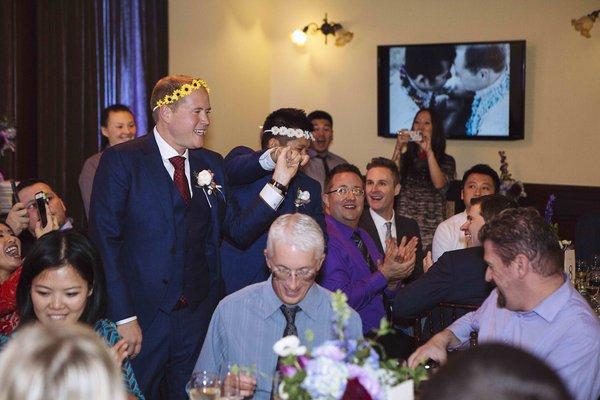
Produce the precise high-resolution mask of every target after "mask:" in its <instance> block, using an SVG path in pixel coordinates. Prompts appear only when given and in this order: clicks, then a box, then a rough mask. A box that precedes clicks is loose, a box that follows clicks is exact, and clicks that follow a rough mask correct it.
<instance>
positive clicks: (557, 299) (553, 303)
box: [533, 275, 572, 322]
mask: <svg viewBox="0 0 600 400" xmlns="http://www.w3.org/2000/svg"><path fill="white" fill-rule="evenodd" d="M563 280H564V282H563V284H562V285H561V286H560V287H559V288H558V289H557V290H556V291H555V292H554V293H552V294H551V295H550V296H548V297H546V298H545V299H544V300H542V302H541V303H540V304H538V305H537V306H535V308H534V309H533V312H535V313H536V314H537V315H539V316H540V317H542V318H544V319H545V320H546V321H548V322H552V320H554V317H556V314H558V312H559V311H560V310H562V309H563V307H565V305H566V304H567V302H568V301H569V299H570V298H571V295H572V293H571V288H570V283H569V280H568V279H566V276H564V275H563Z"/></svg>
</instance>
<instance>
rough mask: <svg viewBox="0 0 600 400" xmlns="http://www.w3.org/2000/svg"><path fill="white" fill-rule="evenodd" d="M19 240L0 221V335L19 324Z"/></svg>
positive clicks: (10, 331) (8, 332) (9, 332)
mask: <svg viewBox="0 0 600 400" xmlns="http://www.w3.org/2000/svg"><path fill="white" fill-rule="evenodd" d="M21 262H22V260H21V241H20V240H19V238H17V237H16V236H15V234H14V232H13V230H12V229H11V228H10V227H9V226H8V225H6V224H4V223H0V335H10V334H11V333H12V331H13V330H14V329H15V328H16V327H17V325H18V324H19V313H18V312H17V301H16V300H17V284H18V283H19V276H21Z"/></svg>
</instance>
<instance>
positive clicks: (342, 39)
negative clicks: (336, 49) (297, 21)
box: [290, 14, 354, 46]
mask: <svg viewBox="0 0 600 400" xmlns="http://www.w3.org/2000/svg"><path fill="white" fill-rule="evenodd" d="M317 32H321V33H322V34H323V35H325V44H327V37H328V36H329V35H333V36H334V37H335V45H336V46H344V45H345V44H347V43H349V42H350V41H351V40H352V38H353V37H354V33H352V32H350V31H347V30H346V29H344V27H343V26H342V24H338V23H337V22H329V21H328V20H327V14H325V18H323V24H321V26H319V25H318V24H316V23H315V22H311V23H310V24H308V25H306V26H305V27H304V28H302V29H296V30H295V31H294V32H292V34H291V35H290V39H291V40H292V43H294V44H295V45H297V46H304V45H305V44H306V41H307V40H308V33H310V34H315V33H317Z"/></svg>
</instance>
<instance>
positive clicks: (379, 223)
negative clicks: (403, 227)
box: [369, 208, 396, 237]
mask: <svg viewBox="0 0 600 400" xmlns="http://www.w3.org/2000/svg"><path fill="white" fill-rule="evenodd" d="M369 213H371V218H373V222H374V223H375V226H376V227H377V230H378V231H379V230H383V232H384V234H385V224H386V222H391V223H392V236H394V237H395V236H396V213H395V212H394V210H392V219H389V220H387V219H385V218H383V217H382V216H381V215H379V214H377V213H376V212H375V211H373V210H372V209H370V208H369Z"/></svg>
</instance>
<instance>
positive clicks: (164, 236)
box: [90, 133, 276, 334]
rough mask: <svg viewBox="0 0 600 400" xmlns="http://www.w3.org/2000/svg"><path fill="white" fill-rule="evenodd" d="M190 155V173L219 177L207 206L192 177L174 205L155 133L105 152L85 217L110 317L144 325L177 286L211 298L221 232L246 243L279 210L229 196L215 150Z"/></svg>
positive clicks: (168, 306)
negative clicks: (187, 194)
mask: <svg viewBox="0 0 600 400" xmlns="http://www.w3.org/2000/svg"><path fill="white" fill-rule="evenodd" d="M189 160H190V169H191V172H192V173H196V172H199V171H201V170H203V169H210V170H211V171H212V172H213V173H214V181H215V182H216V183H217V184H219V185H222V189H221V192H213V194H212V195H209V196H208V197H209V199H210V207H208V202H207V199H206V196H205V194H204V193H203V191H202V189H200V188H198V187H197V185H195V184H194V182H193V181H192V183H193V184H192V188H193V189H192V190H193V192H192V201H191V203H190V205H189V206H188V207H187V209H186V208H185V207H182V206H178V204H183V200H181V197H180V195H179V192H177V191H176V190H177V189H176V188H175V184H174V183H173V180H172V179H171V177H170V176H169V174H168V172H167V170H166V169H165V167H164V164H163V161H162V159H161V156H160V152H159V149H158V145H157V144H156V140H155V138H154V135H153V134H152V133H150V134H148V135H146V136H144V137H141V138H138V139H136V140H133V141H131V142H127V143H123V144H121V145H118V146H114V147H110V148H108V149H107V150H105V151H104V154H103V155H102V158H101V160H100V165H99V167H98V171H97V172H96V176H95V179H94V187H93V191H92V201H91V210H90V225H91V232H92V237H93V238H94V240H95V242H96V245H97V246H98V248H99V250H100V253H101V256H102V261H103V263H104V267H105V270H106V280H107V290H108V294H109V296H108V300H109V301H108V312H109V317H110V318H111V319H113V320H115V321H118V320H121V319H124V318H128V317H131V316H133V315H136V316H137V317H138V321H139V323H140V325H141V327H142V330H144V328H145V327H147V325H148V324H149V323H150V321H151V320H152V318H153V317H154V315H155V314H156V313H157V312H158V310H159V309H162V310H164V311H165V312H170V311H171V310H172V309H173V307H174V306H175V304H176V303H177V301H178V299H179V296H181V294H182V293H185V294H186V296H190V297H191V299H190V300H191V301H190V303H191V306H192V307H194V306H195V305H197V304H198V303H199V302H200V301H203V300H206V299H208V300H211V301H213V302H214V303H215V304H216V302H217V300H218V297H219V295H220V257H219V246H220V241H221V237H222V233H225V234H227V235H228V236H229V237H230V238H231V239H230V240H234V241H236V243H237V244H238V245H240V246H246V245H248V244H249V243H251V242H252V241H254V240H255V239H256V237H258V236H259V235H260V234H261V233H262V229H263V227H264V226H265V225H266V226H268V225H269V223H270V222H271V221H272V220H273V219H274V217H275V215H276V214H275V211H274V210H272V209H271V208H270V207H269V206H268V205H267V204H265V203H264V202H263V201H262V200H261V199H260V198H259V197H258V196H255V197H254V198H252V199H249V200H248V201H247V202H245V203H244V210H243V211H242V210H241V209H240V208H238V204H237V203H236V202H235V201H229V198H228V188H227V179H226V177H225V174H224V172H223V166H222V162H223V160H222V157H221V156H220V155H219V154H218V153H215V152H212V151H210V150H206V149H196V150H190V151H189ZM192 179H193V178H192ZM174 193H176V195H174ZM207 207H208V208H207ZM182 209H183V210H185V211H184V212H185V214H182ZM207 210H208V211H207ZM208 216H210V217H209V218H207V217H208ZM182 221H183V223H181V222H182ZM184 275H185V277H186V279H185V280H184ZM145 334H146V333H145Z"/></svg>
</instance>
